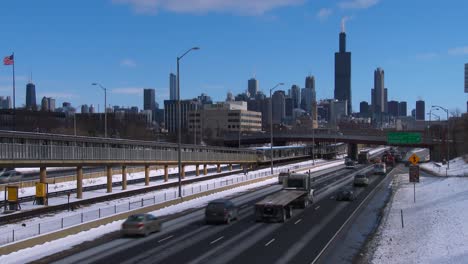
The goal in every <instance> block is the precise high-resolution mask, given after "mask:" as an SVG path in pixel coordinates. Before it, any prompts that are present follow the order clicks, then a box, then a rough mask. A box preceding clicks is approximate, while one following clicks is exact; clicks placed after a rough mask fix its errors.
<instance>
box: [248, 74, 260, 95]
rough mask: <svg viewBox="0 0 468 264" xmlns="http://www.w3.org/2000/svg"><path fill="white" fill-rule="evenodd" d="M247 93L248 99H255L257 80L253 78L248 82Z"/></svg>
mask: <svg viewBox="0 0 468 264" xmlns="http://www.w3.org/2000/svg"><path fill="white" fill-rule="evenodd" d="M248 91H249V95H250V98H255V95H256V94H257V92H258V80H257V79H255V78H252V79H250V80H249V81H248Z"/></svg>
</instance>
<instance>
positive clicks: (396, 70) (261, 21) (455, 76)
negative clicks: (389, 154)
mask: <svg viewBox="0 0 468 264" xmlns="http://www.w3.org/2000/svg"><path fill="white" fill-rule="evenodd" d="M0 8H1V10H2V18H1V23H0V32H2V41H1V42H0V56H1V57H2V58H3V57H4V56H7V55H10V54H11V53H12V52H14V53H15V71H16V92H17V93H16V95H17V96H16V105H17V106H21V105H23V104H25V93H26V92H25V90H26V88H25V87H26V83H27V82H28V81H29V80H30V78H31V75H32V81H33V83H35V85H36V98H37V101H38V103H40V100H41V98H42V97H43V96H47V97H53V98H56V100H57V105H59V104H61V103H62V102H64V101H67V102H71V103H72V105H74V106H79V105H81V104H88V105H89V104H94V105H95V106H97V105H100V109H101V111H102V109H103V108H102V105H103V102H104V92H103V91H102V90H101V89H99V88H98V87H97V86H92V85H91V83H93V82H97V83H100V84H101V85H103V86H104V87H106V88H107V89H108V94H107V101H108V104H110V105H119V106H124V107H128V106H138V107H139V108H142V105H143V88H154V89H156V100H157V101H158V103H159V104H160V105H163V101H164V100H165V99H168V97H169V73H170V72H175V71H176V58H177V56H180V55H181V54H183V53H184V52H185V51H186V50H188V49H190V48H191V47H194V46H198V47H200V50H197V51H192V52H191V53H189V54H188V55H187V56H185V57H184V58H183V59H182V60H181V63H180V88H181V97H182V98H183V99H189V98H194V97H196V96H198V95H200V94H201V93H206V94H208V95H210V96H212V98H213V100H214V101H224V100H225V98H226V94H227V92H229V91H230V92H232V93H234V94H238V93H241V92H244V91H245V90H246V89H247V80H248V79H249V78H252V77H254V76H255V77H256V78H257V79H258V81H259V85H260V90H262V91H264V92H265V93H267V94H268V92H269V89H270V88H271V87H273V86H275V85H276V84H277V83H279V82H284V83H285V86H283V87H282V89H284V90H287V89H289V88H290V87H291V86H292V85H293V84H298V85H300V87H304V85H305V84H304V83H305V77H306V76H307V75H309V74H310V75H314V76H315V79H316V90H317V98H318V99H323V98H333V90H334V53H335V52H336V51H337V50H338V34H339V32H340V22H341V21H342V20H343V19H344V20H346V33H347V49H348V51H351V53H352V77H351V79H352V81H351V87H352V104H353V109H354V110H355V111H358V110H359V102H361V101H370V93H371V88H373V86H374V80H373V78H374V70H375V69H376V68H377V67H381V68H383V69H384V71H385V86H386V87H387V88H388V94H389V95H388V100H389V101H390V100H397V101H407V102H408V111H409V112H410V111H411V109H413V108H414V107H415V102H416V100H419V99H422V100H425V101H426V111H427V112H428V111H429V107H430V105H440V106H443V107H446V108H449V110H451V111H452V110H455V109H456V108H458V109H460V110H461V111H462V112H465V111H466V101H467V100H468V94H465V93H464V87H463V86H464V83H463V82H464V76H463V75H464V63H468V34H466V32H467V27H468V22H467V19H466V10H468V1H464V0H454V1H436V0H413V1H405V0H337V1H335V0H203V1H200V0H83V1H60V0H43V1H33V0H29V1H27V0H15V1H2V3H1V5H0ZM7 95H12V67H11V66H4V65H0V96H7ZM437 114H438V115H440V116H444V115H445V113H443V112H440V113H437Z"/></svg>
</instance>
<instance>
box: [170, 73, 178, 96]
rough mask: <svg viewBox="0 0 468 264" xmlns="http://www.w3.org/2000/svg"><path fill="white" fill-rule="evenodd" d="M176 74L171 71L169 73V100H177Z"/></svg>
mask: <svg viewBox="0 0 468 264" xmlns="http://www.w3.org/2000/svg"><path fill="white" fill-rule="evenodd" d="M178 98H179V97H178V91H177V76H176V75H175V74H173V73H171V74H169V100H177V99H178Z"/></svg>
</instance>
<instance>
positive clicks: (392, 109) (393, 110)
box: [388, 101, 400, 117]
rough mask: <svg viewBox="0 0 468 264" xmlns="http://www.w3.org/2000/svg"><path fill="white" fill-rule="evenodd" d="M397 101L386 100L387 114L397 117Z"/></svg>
mask: <svg viewBox="0 0 468 264" xmlns="http://www.w3.org/2000/svg"><path fill="white" fill-rule="evenodd" d="M398 106H399V104H398V102H397V101H390V102H388V114H389V115H390V116H394V117H397V116H400V114H399V112H398Z"/></svg>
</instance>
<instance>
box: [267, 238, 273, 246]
mask: <svg viewBox="0 0 468 264" xmlns="http://www.w3.org/2000/svg"><path fill="white" fill-rule="evenodd" d="M274 241H275V239H274V238H273V239H272V240H270V242H268V243H266V244H265V247H268V246H269V245H270V244H271V243H273V242H274Z"/></svg>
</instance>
